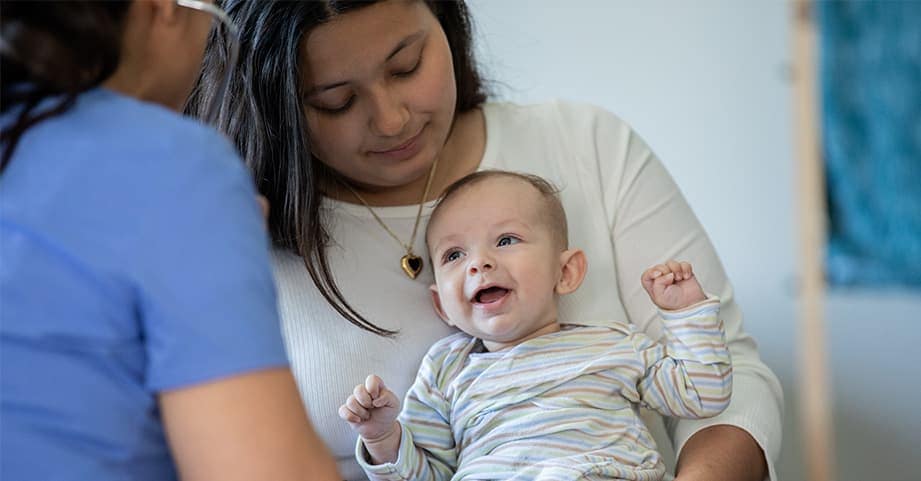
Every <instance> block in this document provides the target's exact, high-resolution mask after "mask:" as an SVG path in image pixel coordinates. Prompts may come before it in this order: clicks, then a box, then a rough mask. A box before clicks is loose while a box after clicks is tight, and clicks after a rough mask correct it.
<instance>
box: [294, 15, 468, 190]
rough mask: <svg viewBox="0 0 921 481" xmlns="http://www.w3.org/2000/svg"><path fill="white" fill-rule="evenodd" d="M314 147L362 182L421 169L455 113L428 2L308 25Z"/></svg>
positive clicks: (391, 180)
mask: <svg viewBox="0 0 921 481" xmlns="http://www.w3.org/2000/svg"><path fill="white" fill-rule="evenodd" d="M301 62H302V63H301V65H302V67H303V68H302V69H301V71H302V75H303V78H302V82H303V86H304V92H305V96H304V99H303V102H304V111H305V115H306V117H307V126H308V129H309V135H310V142H311V148H312V151H313V153H314V155H315V156H316V157H317V158H318V159H320V161H321V162H323V163H324V164H326V165H327V166H329V167H331V168H332V169H334V170H336V171H337V172H339V173H340V174H342V175H344V176H345V177H347V178H348V179H350V180H351V181H352V182H354V183H355V184H357V185H358V186H359V187H362V188H365V189H368V190H379V189H386V188H391V187H399V186H402V185H405V184H408V183H410V182H412V181H414V180H418V179H419V178H422V177H423V176H425V175H426V174H427V173H428V169H429V167H430V166H431V163H432V161H433V160H434V159H435V157H436V156H438V155H439V154H440V152H441V149H442V147H443V146H444V144H445V141H446V139H447V137H448V134H449V132H450V130H451V124H452V122H453V119H454V109H455V102H456V99H457V87H456V85H455V81H454V67H453V63H452V57H451V50H450V48H449V46H448V40H447V38H446V37H445V33H444V30H442V28H441V25H440V24H439V23H438V20H437V19H436V18H435V16H434V15H433V14H432V12H431V10H429V8H428V6H426V5H425V3H423V2H421V1H418V0H415V1H413V0H388V1H384V2H380V3H377V4H374V5H371V6H368V7H365V8H362V9H359V10H356V11H354V12H350V13H346V14H344V15H341V16H339V17H336V18H335V19H334V20H332V21H330V22H328V23H325V24H323V25H321V26H318V27H316V28H315V29H313V30H312V31H311V32H310V33H309V34H308V35H307V36H306V37H305V40H304V43H303V45H302V46H301Z"/></svg>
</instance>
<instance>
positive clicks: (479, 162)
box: [194, 0, 782, 481]
mask: <svg viewBox="0 0 921 481" xmlns="http://www.w3.org/2000/svg"><path fill="white" fill-rule="evenodd" d="M224 6H225V7H226V10H227V12H228V14H229V16H230V18H231V19H232V20H233V21H234V22H236V23H237V24H238V25H239V26H240V29H241V48H240V59H241V60H240V63H239V66H238V67H237V70H236V77H235V81H234V82H232V83H231V87H230V91H229V92H228V95H226V96H224V97H219V96H218V94H217V93H216V92H214V91H213V90H212V89H211V88H210V85H211V81H213V80H214V79H215V78H216V76H218V75H219V74H220V68H219V62H217V61H216V60H214V59H207V60H206V62H205V71H204V74H203V77H202V81H201V83H200V89H199V90H198V92H197V93H196V96H195V97H194V105H195V106H197V108H198V109H199V111H200V112H204V111H205V110H206V109H207V108H209V107H210V106H211V105H213V104H214V103H215V102H217V103H219V104H220V108H221V114H220V117H219V119H220V120H219V127H220V128H221V129H222V130H223V131H224V132H225V133H227V134H228V135H229V136H230V138H231V139H232V140H233V141H234V142H235V144H236V146H237V147H238V149H239V150H240V152H241V153H242V155H243V156H244V159H245V161H246V163H247V165H248V166H249V168H250V170H251V172H252V173H253V174H254V176H255V179H256V182H257V187H258V189H259V191H260V193H261V194H262V195H264V196H265V197H267V198H268V200H269V203H270V204H271V211H270V214H269V229H270V232H271V235H272V239H273V242H274V245H275V250H274V253H273V263H274V268H275V275H276V282H277V285H278V289H279V296H280V303H279V306H280V310H281V316H282V330H283V334H284V337H285V341H286V347H287V350H288V354H289V358H290V361H291V365H292V369H293V372H294V373H295V377H296V378H297V380H298V384H299V387H300V393H301V396H302V397H303V398H304V402H305V403H306V405H307V406H309V407H310V412H311V413H312V415H313V421H314V423H315V425H316V427H317V430H318V432H319V434H320V435H321V437H322V438H323V439H324V441H325V442H326V443H327V445H328V446H329V447H330V448H331V450H332V452H333V454H334V456H336V457H337V459H338V461H339V469H340V472H341V473H342V474H343V475H344V476H345V477H346V479H364V474H363V473H362V471H361V469H360V468H359V466H358V464H357V462H356V461H355V459H354V450H355V440H356V435H355V433H354V432H353V431H352V430H351V429H350V428H349V426H348V425H347V424H346V423H343V422H342V421H341V420H340V419H339V417H338V415H337V411H338V408H339V405H340V404H341V403H342V401H343V400H344V399H345V398H346V397H348V396H349V395H350V394H351V393H352V391H353V388H354V387H355V385H356V384H357V383H360V382H361V381H363V380H364V379H365V377H366V376H367V374H369V373H372V372H373V373H376V374H378V375H380V376H381V377H382V378H383V379H386V380H387V385H388V387H389V388H390V389H391V390H392V391H393V392H394V393H396V395H397V396H398V397H402V396H403V395H404V394H405V393H406V392H407V390H408V389H409V387H410V384H411V383H412V381H413V379H414V375H415V372H416V369H417V368H418V366H419V363H420V361H421V359H422V356H423V354H424V353H425V352H426V350H427V349H428V348H429V346H430V345H432V344H433V343H434V342H435V341H437V340H438V339H440V338H443V337H445V336H447V335H449V334H451V333H452V332H454V331H453V330H452V329H450V328H449V327H448V326H447V325H445V324H444V323H442V322H441V321H440V320H438V318H437V316H436V314H435V312H434V310H433V308H432V303H431V294H430V290H429V286H430V285H431V284H432V283H433V273H432V269H431V260H430V259H429V258H428V251H427V249H426V246H425V240H424V239H423V233H424V232H425V227H426V224H427V222H428V220H429V216H430V214H431V210H432V207H433V204H434V201H435V200H436V199H437V198H438V197H439V195H440V194H441V192H442V191H443V190H444V189H445V188H446V187H447V186H448V185H450V184H451V183H453V182H454V181H456V180H458V179H460V178H462V177H464V176H465V175H467V174H470V173H472V172H475V171H479V170H487V169H500V170H510V171H517V172H524V173H529V174H535V175H539V176H540V177H543V178H545V179H547V180H549V181H551V182H552V183H553V184H555V185H556V186H558V187H560V188H561V192H560V198H561V200H562V203H563V205H564V207H565V211H566V212H567V214H568V218H569V242H570V244H572V245H574V246H579V247H580V248H581V249H583V250H584V251H585V253H586V257H587V258H588V259H590V266H591V268H590V269H588V271H587V273H586V275H585V278H584V281H583V282H582V285H581V287H580V288H579V290H578V291H576V292H574V293H572V294H571V295H569V296H566V297H565V298H561V300H560V306H559V309H560V316H561V317H562V318H571V319H586V320H592V322H595V323H598V324H599V325H602V324H604V323H605V322H606V321H605V320H610V319H624V320H629V321H630V322H631V323H632V324H633V325H635V326H636V328H637V329H638V330H640V331H644V332H645V333H646V334H648V335H649V336H650V337H652V338H657V337H659V336H661V335H662V325H661V323H660V321H659V320H658V318H657V317H656V309H655V306H654V304H653V303H651V302H650V301H649V298H648V297H647V296H646V292H645V290H644V289H643V287H642V285H641V284H640V282H638V280H639V279H640V277H641V274H642V273H643V272H644V271H645V270H646V269H647V268H648V267H649V266H652V265H656V264H659V263H661V262H664V261H665V260H666V259H668V258H677V259H686V260H689V261H691V262H692V263H693V265H694V273H695V275H696V276H697V277H698V278H699V279H700V282H701V284H703V285H704V286H706V287H707V289H708V291H710V292H712V293H713V294H714V295H716V296H718V297H719V299H720V303H721V306H720V312H721V314H720V317H721V319H722V321H723V323H724V327H725V331H726V341H727V344H728V346H729V351H730V353H731V356H732V361H733V371H734V381H733V383H734V384H733V391H732V400H731V403H730V404H729V406H728V407H727V409H726V410H725V411H724V412H723V413H722V414H720V415H719V416H716V417H712V418H708V419H703V420H675V419H671V418H668V419H666V420H665V422H664V428H663V425H662V421H661V420H660V418H657V417H647V418H646V421H647V423H648V424H650V426H651V427H652V429H653V431H654V432H656V433H658V437H657V439H656V440H657V443H658V444H659V445H662V444H663V443H668V442H669V440H670V441H671V443H672V445H673V446H674V447H675V449H676V452H677V453H678V457H677V472H676V476H677V478H676V479H680V480H684V481H693V480H701V481H703V480H707V481H713V480H733V481H735V480H753V481H754V480H758V481H760V480H762V479H764V478H765V477H768V476H773V468H772V463H773V462H774V460H776V457H777V455H778V453H779V449H780V425H781V408H780V404H781V401H780V400H781V396H782V394H781V392H780V386H779V383H778V381H777V379H776V377H775V376H774V374H773V373H772V372H771V371H770V369H769V368H767V366H765V365H764V364H763V363H762V362H761V361H760V359H759V357H758V352H757V348H756V346H755V343H754V341H753V340H752V338H751V337H750V336H749V335H748V334H747V333H745V331H744V330H743V329H742V314H741V311H740V308H739V306H738V305H737V304H736V303H735V301H734V298H733V293H732V286H731V285H730V283H729V281H728V279H727V278H726V275H725V273H724V271H723V268H722V266H721V264H720V261H719V258H718V256H717V254H716V252H715V251H714V248H713V246H712V244H711V243H710V241H709V240H708V238H707V236H706V234H705V232H704V230H703V228H702V227H701V226H700V224H699V223H698V221H697V219H696V218H695V216H694V214H693V212H692V211H691V209H690V207H689V206H688V204H687V202H686V201H685V200H684V198H683V197H682V195H681V193H680V191H679V190H678V188H677V186H676V185H675V184H674V182H673V181H672V179H671V177H670V176H669V175H668V173H667V172H666V170H665V169H664V167H663V166H662V164H661V162H660V161H659V160H658V159H657V158H656V156H655V154H654V153H653V152H652V151H651V150H650V148H649V147H648V146H647V145H646V144H645V143H644V142H643V140H642V139H641V138H640V137H639V136H638V135H637V134H636V133H635V132H633V131H632V130H631V129H630V127H629V126H628V125H627V124H626V123H625V122H623V121H622V120H620V119H618V118H617V117H615V116H613V115H611V114H610V113H608V112H605V111H603V110H600V109H598V108H595V107H592V106H588V105H576V104H569V103H563V102H557V103H548V104H539V105H528V106H523V105H514V104H508V103H496V102H487V100H486V93H485V91H484V88H483V85H482V82H481V79H480V77H479V75H478V72H477V70H476V65H475V62H474V59H473V57H472V46H471V36H470V19H469V16H468V12H467V10H466V6H465V5H464V3H463V2H436V1H431V2H428V1H422V0H386V1H381V2H370V3H369V2H348V1H337V2H255V1H247V0H229V1H227V2H225V3H224ZM217 47H220V45H216V46H215V48H214V50H213V51H215V52H217V51H220V48H217ZM679 233H680V235H679ZM666 431H667V433H668V434H667V437H663V434H665V432H666Z"/></svg>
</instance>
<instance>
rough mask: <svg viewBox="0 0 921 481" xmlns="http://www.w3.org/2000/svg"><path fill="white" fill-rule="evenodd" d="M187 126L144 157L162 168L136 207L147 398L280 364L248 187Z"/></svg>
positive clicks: (240, 171)
mask: <svg viewBox="0 0 921 481" xmlns="http://www.w3.org/2000/svg"><path fill="white" fill-rule="evenodd" d="M195 127H196V129H193V132H191V133H187V134H186V135H184V136H181V138H183V139H185V141H179V142H177V141H175V139H174V140H173V142H172V144H171V145H169V146H168V147H169V148H167V149H166V152H165V154H164V157H163V158H162V159H153V160H154V161H155V163H157V164H160V166H164V165H165V166H167V167H168V168H165V169H164V168H159V169H157V170H156V174H154V175H155V176H157V178H156V179H153V182H151V183H150V188H151V191H150V192H151V195H152V196H154V199H151V202H148V203H147V207H146V208H144V209H142V211H143V215H145V216H146V219H141V221H142V223H143V227H142V228H141V229H140V231H139V232H141V233H142V236H141V237H142V238H141V239H140V240H139V243H140V244H141V245H140V246H139V248H138V253H137V256H138V259H137V261H138V265H139V266H140V269H139V271H138V272H137V279H136V285H137V288H138V289H139V292H138V297H139V299H140V301H139V307H138V309H139V311H140V312H139V317H140V319H141V325H142V330H143V333H144V334H143V335H144V336H145V337H146V343H145V344H146V349H147V356H148V362H147V373H146V379H147V381H146V383H147V386H148V388H150V389H153V390H157V391H160V390H168V389H172V388H178V387H182V386H184V385H188V384H194V383H199V382H205V381H209V380H214V379H217V378H221V377H225V376H230V375H234V374H240V373H244V372H247V371H252V370H258V369H265V368H270V367H277V366H286V365H287V358H286V355H285V349H284V344H283V342H282V339H281V332H280V325H279V321H278V314H277V310H276V301H275V285H274V280H273V277H272V272H271V267H270V264H269V256H268V248H269V245H268V235H267V232H266V229H265V226H264V222H263V218H262V215H261V212H260V210H259V207H258V204H257V202H256V198H255V195H256V192H255V189H254V186H253V183H252V180H251V179H250V177H249V175H248V173H247V172H246V170H245V168H244V167H243V163H242V161H240V159H239V157H238V156H237V154H236V153H235V152H234V151H233V149H232V147H231V146H230V144H229V143H228V142H227V141H226V140H225V139H223V138H221V137H219V136H218V135H216V134H215V133H213V132H211V131H205V129H203V128H201V127H200V126H198V125H195ZM151 170H153V169H151ZM145 184H146V182H145Z"/></svg>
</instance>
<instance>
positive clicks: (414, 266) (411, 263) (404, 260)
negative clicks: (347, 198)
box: [339, 157, 438, 279]
mask: <svg viewBox="0 0 921 481" xmlns="http://www.w3.org/2000/svg"><path fill="white" fill-rule="evenodd" d="M437 167H438V157H435V161H434V162H432V168H431V169H429V178H428V180H427V181H426V182H425V190H424V191H423V192H422V198H421V199H419V210H418V211H416V222H415V224H413V233H412V235H411V236H410V238H409V243H408V244H404V243H403V241H401V240H400V238H399V237H397V235H396V234H394V233H393V231H392V230H390V227H387V224H385V223H384V220H383V219H381V218H380V216H379V215H377V212H374V209H372V208H371V205H370V204H368V202H367V201H365V199H364V198H363V197H362V196H361V194H359V193H358V192H357V191H356V190H355V189H353V188H352V186H351V185H349V184H348V183H347V182H345V181H344V180H342V179H339V182H340V183H342V185H344V186H345V188H346V189H349V191H350V192H352V195H354V196H355V198H356V199H358V200H359V201H360V202H361V203H362V204H363V205H364V206H365V208H366V209H368V212H370V213H371V215H372V216H374V220H376V221H377V223H378V224H380V225H381V227H383V228H384V230H385V231H387V233H388V234H390V237H393V240H395V241H397V244H400V246H402V247H403V248H404V249H406V255H404V256H403V257H401V258H400V267H402V268H403V272H405V273H406V275H407V276H408V277H409V278H410V279H415V278H416V277H417V276H418V275H419V273H420V272H422V266H423V262H422V258H421V257H419V256H417V255H416V254H415V253H413V244H415V243H416V234H417V233H418V230H419V220H420V219H421V218H422V206H423V204H425V199H426V198H427V197H428V196H429V189H430V188H431V187H432V179H433V178H435V169H436V168H437Z"/></svg>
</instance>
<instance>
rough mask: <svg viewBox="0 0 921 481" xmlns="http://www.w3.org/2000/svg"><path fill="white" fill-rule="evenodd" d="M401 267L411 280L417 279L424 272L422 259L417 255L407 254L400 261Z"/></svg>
mask: <svg viewBox="0 0 921 481" xmlns="http://www.w3.org/2000/svg"><path fill="white" fill-rule="evenodd" d="M400 267H402V268H403V272H405V273H406V275H407V276H409V278H410V279H415V278H416V276H418V275H419V273H420V272H422V258H421V257H419V256H417V255H415V254H406V255H405V256H403V258H402V259H400Z"/></svg>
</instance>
